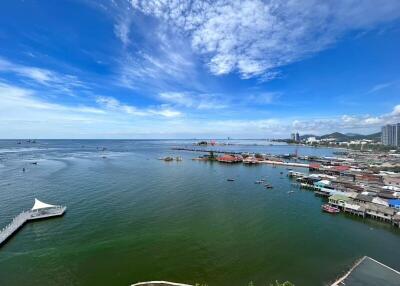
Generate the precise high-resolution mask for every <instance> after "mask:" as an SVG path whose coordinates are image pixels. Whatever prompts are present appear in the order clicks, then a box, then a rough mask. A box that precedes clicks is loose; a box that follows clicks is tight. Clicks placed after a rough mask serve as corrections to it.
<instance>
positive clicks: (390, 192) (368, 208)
mask: <svg viewBox="0 0 400 286" xmlns="http://www.w3.org/2000/svg"><path fill="white" fill-rule="evenodd" d="M292 140H293V141H295V142H296V141H297V143H298V144H302V145H307V142H309V140H308V138H307V139H304V140H301V139H300V136H299V134H298V133H295V134H292ZM316 140H317V139H315V140H314V138H312V142H313V145H312V146H314V147H318V146H321V147H324V146H326V143H327V142H329V143H328V144H330V145H332V146H341V147H343V145H345V144H344V142H340V141H339V140H338V139H336V138H333V137H331V138H329V139H328V140H324V139H322V140H319V141H316ZM365 140H366V139H361V140H357V141H355V140H353V141H352V143H351V144H353V145H355V144H358V145H359V146H360V148H358V149H353V148H352V149H350V148H341V149H337V150H336V151H334V152H333V154H334V155H335V156H322V157H318V156H301V155H299V154H298V153H297V149H296V151H295V152H294V153H293V154H280V155H273V154H262V153H249V152H245V153H243V152H231V151H224V150H218V149H217V147H218V146H219V144H218V143H216V142H215V141H210V142H207V141H201V142H199V143H197V144H196V145H198V146H201V147H202V148H199V147H196V148H174V149H175V150H181V151H193V152H206V153H207V154H206V155H202V156H200V157H197V158H194V159H193V160H199V161H215V162H219V163H223V164H244V165H258V164H269V165H272V166H273V167H278V166H279V167H285V168H286V170H287V176H288V177H289V178H291V179H292V180H293V183H294V184H296V185H297V186H298V187H299V188H301V189H303V190H310V191H313V192H314V193H315V195H316V196H320V197H323V198H324V199H325V200H326V204H323V205H322V206H321V208H322V210H323V211H326V212H328V213H332V214H335V213H339V212H344V213H348V214H353V215H356V216H359V217H362V218H372V219H376V220H380V221H383V222H387V223H390V224H392V225H393V226H394V227H399V228H400V172H399V169H400V149H399V148H400V124H395V125H386V126H384V127H382V132H381V138H380V141H376V140H375V141H374V140H367V141H365ZM316 144H321V145H318V146H317V145H316ZM371 145H375V146H381V147H382V148H381V149H376V148H373V149H372V148H367V146H371ZM204 146H206V147H210V148H206V149H205V148H204ZM361 146H365V148H363V147H361ZM293 168H295V169H297V170H293ZM228 180H233V179H228ZM255 183H265V182H264V181H256V182H255ZM265 186H266V187H267V188H272V186H271V185H270V184H267V183H265Z"/></svg>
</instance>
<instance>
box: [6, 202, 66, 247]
mask: <svg viewBox="0 0 400 286" xmlns="http://www.w3.org/2000/svg"><path fill="white" fill-rule="evenodd" d="M66 209H67V207H65V206H53V205H48V204H45V203H42V202H40V201H39V200H36V199H35V205H34V207H33V208H32V209H31V210H28V211H23V212H22V213H20V214H19V215H17V216H16V217H15V218H14V219H13V220H12V221H11V222H10V223H9V224H8V225H7V226H5V227H4V228H3V229H2V230H0V246H1V245H2V244H3V243H5V242H6V241H7V240H8V239H9V238H10V237H11V236H12V235H13V234H15V233H16V232H17V231H18V230H19V229H20V228H21V227H22V226H23V225H24V224H25V223H27V222H28V221H32V220H39V219H45V218H50V217H56V216H62V215H63V214H64V213H65V211H66Z"/></svg>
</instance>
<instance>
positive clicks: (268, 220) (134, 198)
mask: <svg viewBox="0 0 400 286" xmlns="http://www.w3.org/2000/svg"><path fill="white" fill-rule="evenodd" d="M196 141H197V140H36V141H33V143H32V141H31V142H28V141H27V140H1V141H0V228H2V227H3V226H5V225H7V224H8V223H9V222H10V221H11V220H12V219H13V217H15V216H16V215H17V214H18V213H20V212H21V211H23V210H28V209H30V208H31V207H32V205H33V203H34V199H35V198H37V199H39V200H41V201H43V202H46V203H50V204H57V205H65V206H67V212H66V213H65V215H64V216H63V217H59V218H51V219H47V220H41V221H35V222H29V223H27V224H26V225H25V226H24V227H23V228H22V229H21V230H20V231H18V232H17V233H16V234H15V235H14V236H13V237H12V238H11V239H10V240H8V241H7V242H6V243H5V244H4V245H3V246H1V247H0V285H2V286H14V285H16V286H24V285H29V286H31V285H41V286H47V285H49V286H50V285H51V286H53V285H63V286H67V285H93V286H94V285H96V286H100V285H113V286H115V285H121V286H122V285H124V286H127V285H131V284H133V283H136V282H139V281H149V280H167V281H174V282H179V283H188V284H192V285H195V284H202V285H204V284H207V285H208V286H214V285H215V286H246V285H249V283H253V285H255V286H257V285H263V286H265V285H269V284H270V283H274V282H275V281H281V282H284V281H291V282H292V283H294V284H295V285H296V286H313V285H329V283H330V282H332V281H334V280H335V279H336V278H337V277H339V276H340V275H342V274H343V273H344V272H345V271H346V270H348V269H349V267H351V265H352V264H353V263H354V262H355V261H356V260H357V259H359V258H361V257H362V256H364V255H368V256H370V257H372V258H374V259H376V260H378V261H381V262H383V263H385V264H387V265H389V266H390V267H393V268H395V269H400V258H399V257H400V247H399V246H400V230H399V229H396V228H394V227H392V226H391V225H390V224H387V223H383V222H379V221H375V220H372V219H362V218H358V217H355V216H352V215H346V214H339V215H331V214H327V213H323V212H322V211H321V204H323V203H324V200H323V199H322V198H320V197H316V196H315V195H314V193H313V192H310V191H306V190H300V189H299V188H298V187H297V186H295V185H293V184H292V183H293V181H291V180H290V179H289V178H288V177H287V173H288V170H287V168H286V167H279V166H276V167H273V166H270V165H266V164H262V165H256V166H247V165H243V164H232V165H231V164H221V163H218V162H204V161H195V160H192V159H193V158H195V157H198V156H200V155H203V154H204V153H199V152H189V151H176V150H174V149H173V148H175V147H179V148H182V147H186V148H200V147H196V146H194V143H195V142H196ZM225 143H229V145H224V146H214V147H212V148H214V150H223V151H235V152H258V153H267V154H290V153H296V152H297V153H298V154H299V155H316V156H332V155H333V151H334V149H328V148H310V147H303V146H293V145H284V144H275V143H271V142H268V141H264V140H230V141H228V142H225ZM201 148H205V147H201ZM165 156H173V157H176V156H180V157H182V161H172V162H165V161H162V160H158V158H160V157H165ZM34 162H37V164H32V163H34ZM23 169H25V171H23ZM296 170H298V171H301V172H308V170H306V169H301V168H297V169H296ZM228 178H230V179H234V181H227V179H228ZM261 178H263V179H265V180H266V182H267V183H269V184H271V185H272V186H273V189H266V188H265V187H263V185H262V184H255V183H254V182H255V181H256V180H259V179H261Z"/></svg>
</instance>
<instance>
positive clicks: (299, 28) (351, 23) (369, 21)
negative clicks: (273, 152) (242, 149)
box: [131, 0, 400, 79]
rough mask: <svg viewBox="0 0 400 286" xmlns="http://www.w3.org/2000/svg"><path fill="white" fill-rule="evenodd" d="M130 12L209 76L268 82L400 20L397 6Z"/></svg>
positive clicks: (149, 3) (229, 4)
mask: <svg viewBox="0 0 400 286" xmlns="http://www.w3.org/2000/svg"><path fill="white" fill-rule="evenodd" d="M131 3H132V7H133V8H134V9H136V10H139V11H142V12H143V13H145V14H147V15H152V16H154V17H156V18H158V19H160V20H161V21H163V22H164V23H167V24H168V25H171V26H173V27H175V28H177V29H178V30H180V31H182V32H183V33H185V34H186V35H187V36H188V37H189V38H190V41H191V45H192V48H193V50H194V51H196V52H197V53H198V54H201V55H203V56H204V57H205V61H206V65H207V66H208V68H209V70H210V72H211V73H213V74H215V75H224V74H228V73H231V72H238V73H239V74H240V75H241V77H242V78H250V77H254V76H260V77H265V78H266V79H270V78H273V77H274V75H275V72H276V69H277V68H279V67H281V66H283V65H287V64H289V63H293V62H295V61H298V60H301V59H302V58H304V57H306V56H309V55H312V54H313V53H316V52H318V51H321V50H324V49H326V48H327V47H329V46H330V45H332V44H333V43H335V42H336V41H337V40H338V39H339V38H340V37H341V36H342V35H343V34H345V33H346V32H348V31H355V30H366V29H371V28H373V27H375V26H377V25H379V24H380V23H383V22H388V21H392V20H394V19H397V18H398V17H399V16H400V2H399V1H396V0H388V1H383V2H381V3H379V5H377V3H376V1H374V0H365V1H345V0H340V1H318V0H302V1H277V0H276V1H275V0H273V1H261V0H251V1H250V0H247V1H246V0H245V1H239V0H237V1H235V0H234V1H225V0H216V1H179V0H169V1H167V0H165V1H164V0H162V1H159V0H143V1H142V0H132V1H131Z"/></svg>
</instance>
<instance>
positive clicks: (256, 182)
mask: <svg viewBox="0 0 400 286" xmlns="http://www.w3.org/2000/svg"><path fill="white" fill-rule="evenodd" d="M263 182H264V181H263V180H258V181H255V182H254V184H262V183H263Z"/></svg>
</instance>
